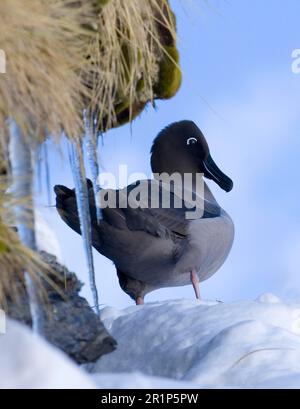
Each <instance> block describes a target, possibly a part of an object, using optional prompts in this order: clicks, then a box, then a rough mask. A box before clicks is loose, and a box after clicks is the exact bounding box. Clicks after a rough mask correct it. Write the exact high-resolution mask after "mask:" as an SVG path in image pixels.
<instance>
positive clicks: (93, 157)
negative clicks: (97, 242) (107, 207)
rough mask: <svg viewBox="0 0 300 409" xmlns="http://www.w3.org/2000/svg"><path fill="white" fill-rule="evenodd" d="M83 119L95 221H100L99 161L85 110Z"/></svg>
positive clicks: (95, 137) (94, 137)
mask: <svg viewBox="0 0 300 409" xmlns="http://www.w3.org/2000/svg"><path fill="white" fill-rule="evenodd" d="M83 119H84V128H85V137H86V150H87V158H88V162H89V165H90V169H91V174H92V182H93V186H94V195H95V203H96V215H97V222H98V223H100V221H101V220H102V218H103V217H102V209H101V202H100V195H99V192H100V189H101V188H100V186H99V183H98V176H99V163H98V152H97V135H96V133H95V131H94V130H93V129H91V127H90V124H89V119H88V118H87V112H86V111H84V112H83Z"/></svg>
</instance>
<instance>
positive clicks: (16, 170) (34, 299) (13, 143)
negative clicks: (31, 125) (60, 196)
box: [9, 120, 43, 334]
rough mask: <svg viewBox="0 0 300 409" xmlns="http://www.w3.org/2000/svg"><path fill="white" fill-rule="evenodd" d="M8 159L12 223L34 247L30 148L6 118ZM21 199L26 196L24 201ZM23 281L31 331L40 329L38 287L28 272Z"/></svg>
mask: <svg viewBox="0 0 300 409" xmlns="http://www.w3.org/2000/svg"><path fill="white" fill-rule="evenodd" d="M9 131H10V140H9V159H10V163H11V169H12V178H13V181H12V189H11V191H12V194H13V197H14V198H15V199H16V201H17V204H16V206H15V208H14V210H15V217H16V224H17V228H18V233H19V237H20V240H21V242H22V243H23V244H24V245H25V246H27V247H29V248H31V249H32V250H34V251H35V250H36V239H35V231H34V208H33V202H32V197H33V187H32V185H33V168H32V157H31V149H30V147H29V146H28V144H27V143H26V142H25V138H24V136H23V135H22V132H21V129H20V128H19V127H18V125H17V124H16V123H15V122H14V121H13V120H11V121H10V122H9ZM24 199H28V200H29V201H30V202H29V203H28V201H27V202H26V203H25V201H24ZM24 274H25V284H26V289H27V293H28V297H29V306H30V312H31V318H32V329H33V331H34V332H35V333H38V334H42V333H43V311H42V307H41V305H40V303H39V298H38V291H37V288H36V285H35V283H34V281H33V280H32V278H31V277H30V275H29V274H28V273H27V272H25V273H24Z"/></svg>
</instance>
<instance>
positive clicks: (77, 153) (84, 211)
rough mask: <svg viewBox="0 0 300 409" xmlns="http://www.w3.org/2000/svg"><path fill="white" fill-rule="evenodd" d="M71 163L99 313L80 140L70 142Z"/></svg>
mask: <svg viewBox="0 0 300 409" xmlns="http://www.w3.org/2000/svg"><path fill="white" fill-rule="evenodd" d="M70 163H71V168H72V173H73V179H74V184H75V192H76V203H77V209H78V216H79V221H80V230H81V236H82V239H83V244H84V251H85V256H86V260H87V265H88V271H89V279H90V287H91V291H92V295H93V302H94V306H95V309H96V312H97V314H99V301H98V291H97V287H96V280H95V269H94V260H93V252H92V226H91V217H90V208H89V197H88V188H87V184H86V176H85V168H84V162H83V150H82V145H81V143H80V142H77V143H74V142H71V143H70Z"/></svg>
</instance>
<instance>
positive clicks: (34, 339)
mask: <svg viewBox="0 0 300 409" xmlns="http://www.w3.org/2000/svg"><path fill="white" fill-rule="evenodd" d="M0 362H1V365H0V388H1V389H21V388H22V389H28V388H30V389H33V388H34V389H41V388H70V389H87V388H95V384H94V383H93V381H92V379H91V378H90V377H89V376H88V375H87V374H86V373H84V372H83V371H82V370H81V369H80V368H78V367H77V366H76V365H75V364H74V363H73V362H71V361H70V360H69V359H68V358H67V357H66V355H65V354H63V353H62V352H60V351H59V350H57V349H56V348H54V347H53V346H51V345H50V344H48V343H47V342H46V341H44V340H43V339H42V338H40V337H38V336H37V335H34V334H33V333H32V332H31V331H30V330H29V329H28V328H27V327H25V326H23V325H21V324H19V323H17V322H15V321H12V320H7V327H6V333H5V334H0Z"/></svg>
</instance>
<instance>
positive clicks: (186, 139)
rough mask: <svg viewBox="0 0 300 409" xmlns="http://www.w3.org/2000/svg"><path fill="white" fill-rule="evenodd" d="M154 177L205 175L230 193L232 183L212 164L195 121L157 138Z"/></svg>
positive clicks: (175, 126)
mask: <svg viewBox="0 0 300 409" xmlns="http://www.w3.org/2000/svg"><path fill="white" fill-rule="evenodd" d="M151 168H152V172H153V173H154V174H161V173H166V174H169V175H171V174H174V173H180V174H181V175H183V174H184V173H191V174H195V173H203V175H204V176H205V177H206V178H207V179H212V180H213V181H214V182H216V183H217V184H218V185H219V186H220V187H221V188H222V189H223V190H225V191H226V192H229V191H230V190H231V189H232V187H233V182H232V180H231V179H230V178H229V177H228V176H226V175H225V174H224V173H223V172H221V170H220V169H219V168H218V167H217V165H216V164H215V162H214V161H213V159H212V157H211V155H210V151H209V147H208V144H207V142H206V139H205V138H204V136H203V134H202V132H201V131H200V129H199V128H198V127H197V125H196V124H195V123H194V122H193V121H187V120H185V121H180V122H174V123H173V124H171V125H169V126H167V127H166V128H164V129H163V130H162V131H161V132H160V133H159V134H158V135H157V137H156V138H155V140H154V142H153V145H152V149H151Z"/></svg>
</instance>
